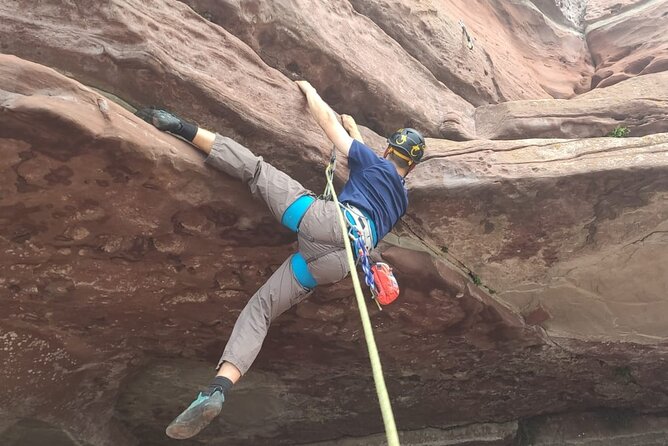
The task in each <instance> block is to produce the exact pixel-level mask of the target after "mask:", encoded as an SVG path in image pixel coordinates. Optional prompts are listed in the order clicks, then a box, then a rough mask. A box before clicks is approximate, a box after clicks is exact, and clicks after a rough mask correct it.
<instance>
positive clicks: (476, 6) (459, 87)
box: [352, 0, 591, 105]
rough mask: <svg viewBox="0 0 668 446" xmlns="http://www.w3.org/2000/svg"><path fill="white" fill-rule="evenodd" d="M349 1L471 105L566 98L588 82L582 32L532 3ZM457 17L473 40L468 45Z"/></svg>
mask: <svg viewBox="0 0 668 446" xmlns="http://www.w3.org/2000/svg"><path fill="white" fill-rule="evenodd" d="M352 3H353V5H354V6H355V8H356V9H357V10H358V11H360V12H361V13H362V14H365V15H366V16H368V17H370V18H371V19H372V20H373V21H374V22H376V23H377V24H378V25H379V26H380V27H381V28H382V29H383V30H384V31H385V32H386V33H387V34H388V35H390V36H392V37H393V38H394V39H395V40H396V41H397V42H399V43H400V44H401V45H402V46H403V47H404V48H406V50H407V51H408V52H409V53H410V54H411V55H412V56H414V57H415V58H416V59H418V60H419V61H421V62H422V63H423V64H424V65H425V66H426V67H427V68H429V70H430V71H431V72H432V73H434V75H435V76H436V77H437V78H438V79H439V80H441V81H442V82H443V83H445V84H446V85H447V86H448V87H450V88H451V89H452V90H453V91H454V92H456V93H458V94H459V95H461V96H462V97H463V98H465V99H467V100H468V101H469V102H471V103H472V104H475V105H482V104H489V103H498V102H503V101H510V100H517V99H534V98H547V97H556V98H567V97H571V96H573V95H574V94H577V93H581V92H584V91H586V89H587V88H588V84H589V82H588V79H589V76H590V74H591V67H590V62H589V56H588V54H587V51H586V45H585V42H584V38H583V36H582V35H581V34H580V33H579V32H577V31H575V30H573V29H570V28H568V27H566V26H563V25H559V24H558V23H555V22H554V21H552V20H551V19H549V18H548V17H546V16H544V15H543V14H542V13H541V12H540V11H539V10H538V9H537V8H536V7H535V6H534V5H533V4H532V3H531V2H529V1H522V2H496V1H492V2H490V1H469V0H466V1H459V0H457V1H448V2H442V1H433V0H429V1H426V2H404V1H400V0H383V1H380V2H368V1H363V0H353V1H352ZM460 20H461V21H462V22H463V23H464V25H465V26H466V29H467V32H468V33H469V35H470V36H471V37H472V38H473V49H472V50H470V49H469V48H468V45H467V43H466V38H465V35H464V33H463V32H462V28H461V26H460V24H459V22H460Z"/></svg>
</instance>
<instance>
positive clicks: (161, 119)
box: [135, 107, 198, 142]
mask: <svg viewBox="0 0 668 446" xmlns="http://www.w3.org/2000/svg"><path fill="white" fill-rule="evenodd" d="M135 115H137V116H139V117H140V118H142V119H143V120H144V121H146V122H148V123H149V124H153V125H154V126H155V127H156V128H157V129H158V130H162V131H163V132H170V133H174V134H175V135H179V136H180V137H182V138H184V139H186V140H188V141H191V142H192V140H193V139H195V135H197V130H198V128H197V126H196V125H195V124H191V123H189V122H186V121H183V120H182V119H180V118H178V117H177V116H174V115H173V114H171V113H169V112H167V111H165V110H160V109H157V108H153V107H148V108H142V109H141V110H137V111H136V112H135Z"/></svg>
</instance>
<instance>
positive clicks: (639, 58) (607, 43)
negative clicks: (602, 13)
mask: <svg viewBox="0 0 668 446" xmlns="http://www.w3.org/2000/svg"><path fill="white" fill-rule="evenodd" d="M624 3H629V2H616V5H617V7H620V6H622V5H624ZM667 16H668V3H667V2H665V1H649V2H635V4H633V5H630V6H625V7H624V8H620V9H619V10H618V12H617V13H616V14H615V15H612V16H610V17H606V18H601V19H599V20H597V21H594V22H592V23H590V24H589V25H588V26H587V30H586V32H587V43H588V46H589V50H590V51H591V54H592V57H593V62H594V65H595V68H596V71H595V73H594V76H593V77H592V81H591V85H592V88H594V87H598V88H603V87H608V86H610V85H613V84H616V83H618V82H621V81H623V80H625V79H630V78H632V77H634V76H641V75H644V74H649V73H657V72H660V71H666V70H668V33H666V29H667V28H668V18H667Z"/></svg>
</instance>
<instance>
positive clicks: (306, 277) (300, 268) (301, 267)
mask: <svg viewBox="0 0 668 446" xmlns="http://www.w3.org/2000/svg"><path fill="white" fill-rule="evenodd" d="M290 265H291V266H292V274H294V276H295V279H297V282H299V284H300V285H301V286H302V287H304V288H307V289H309V290H312V289H313V288H315V287H316V286H317V285H318V282H316V281H315V277H313V275H312V274H311V272H310V271H309V270H308V266H307V265H306V260H305V259H304V256H303V255H302V254H301V253H299V252H298V253H296V254H294V255H293V256H292V258H291V259H290Z"/></svg>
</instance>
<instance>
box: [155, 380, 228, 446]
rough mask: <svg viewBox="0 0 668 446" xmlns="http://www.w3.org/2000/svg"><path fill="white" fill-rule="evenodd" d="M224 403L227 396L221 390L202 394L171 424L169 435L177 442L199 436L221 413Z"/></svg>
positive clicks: (168, 427) (167, 431)
mask: <svg viewBox="0 0 668 446" xmlns="http://www.w3.org/2000/svg"><path fill="white" fill-rule="evenodd" d="M224 401H225V396H224V395H223V392H222V391H220V390H215V391H214V392H212V393H211V394H208V393H205V392H200V393H199V395H197V398H195V401H193V402H192V403H191V404H190V406H188V408H187V409H186V410H184V411H183V412H181V415H179V416H178V417H176V418H175V419H174V421H172V422H171V423H169V426H167V430H166V433H167V435H168V436H169V437H171V438H176V439H177V440H183V439H185V438H190V437H192V436H195V435H197V434H198V433H199V431H201V430H202V429H204V428H205V427H206V426H207V425H208V424H209V423H210V422H211V420H213V419H214V418H216V416H217V415H218V414H219V413H220V410H221V409H222V408H223V402H224Z"/></svg>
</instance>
